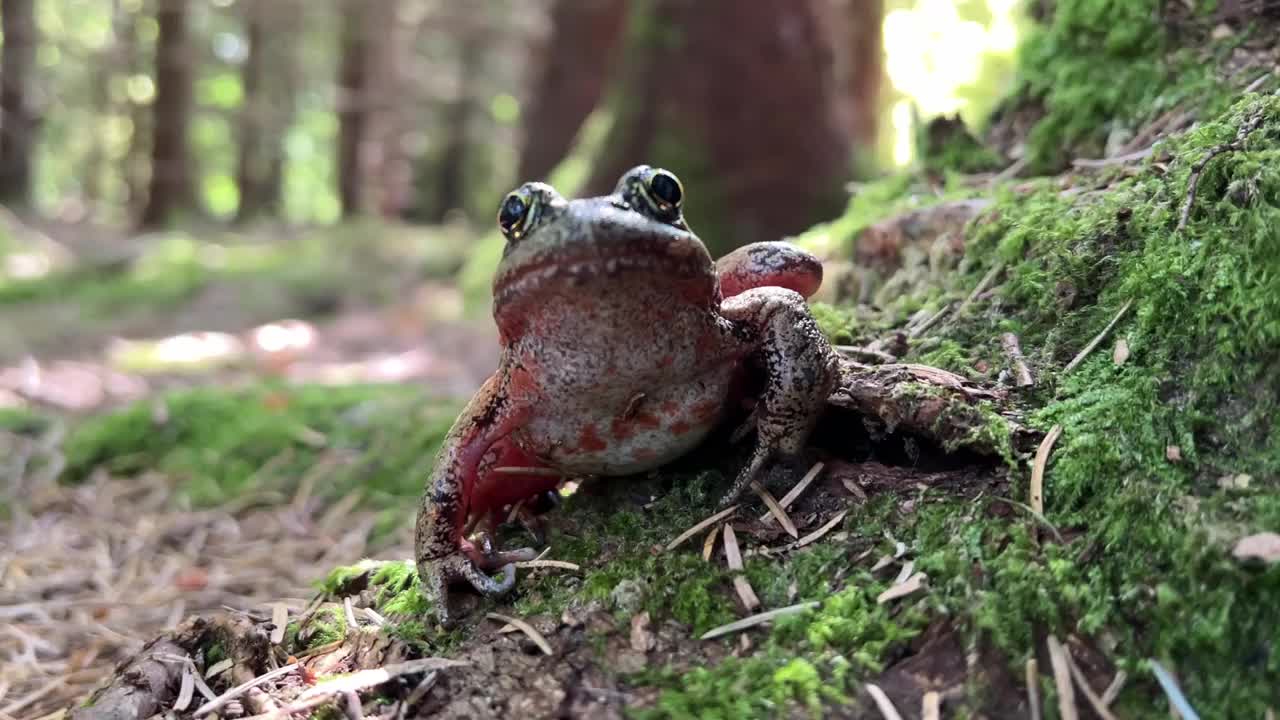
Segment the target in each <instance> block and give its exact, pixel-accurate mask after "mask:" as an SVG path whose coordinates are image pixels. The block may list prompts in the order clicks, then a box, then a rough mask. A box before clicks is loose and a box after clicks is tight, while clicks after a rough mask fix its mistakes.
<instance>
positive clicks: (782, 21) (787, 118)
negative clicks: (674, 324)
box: [588, 0, 851, 253]
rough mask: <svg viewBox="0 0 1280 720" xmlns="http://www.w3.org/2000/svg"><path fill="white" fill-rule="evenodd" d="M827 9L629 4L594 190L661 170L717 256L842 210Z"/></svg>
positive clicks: (702, 0) (682, 0)
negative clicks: (680, 187) (640, 171)
mask: <svg viewBox="0 0 1280 720" xmlns="http://www.w3.org/2000/svg"><path fill="white" fill-rule="evenodd" d="M827 1H828V0H793V1H791V2H759V3H741V2H737V1H735V0H698V1H697V2H692V1H690V0H634V2H633V3H632V11H631V16H630V18H629V21H628V41H627V46H626V51H625V54H624V56H623V58H622V61H621V67H620V70H621V72H620V73H619V74H618V77H617V83H616V84H615V86H614V89H613V95H612V98H611V101H610V102H611V103H612V107H613V111H614V127H613V129H612V130H611V131H610V137H609V138H608V139H607V140H606V142H605V148H606V151H605V154H604V155H603V156H602V157H600V158H598V159H597V162H596V165H595V167H594V168H593V172H592V177H591V180H590V181H589V182H588V190H590V191H594V192H608V191H609V190H611V189H612V188H613V185H614V183H616V182H617V179H618V177H619V176H620V175H621V174H622V173H623V172H624V171H625V170H626V169H627V168H629V167H631V166H633V165H638V164H641V163H647V164H650V165H660V166H663V167H666V168H667V169H669V170H671V171H673V172H675V173H676V174H677V175H679V176H680V177H681V179H682V180H683V181H684V184H685V189H686V191H687V197H688V203H687V206H686V216H687V217H688V219H689V222H690V224H691V225H692V227H693V228H694V230H695V231H697V232H698V233H699V234H700V235H701V236H702V238H703V240H704V241H706V242H707V244H708V246H710V247H711V249H712V251H713V252H715V253H722V252H724V251H726V250H728V249H731V248H733V247H736V246H739V245H743V244H745V243H749V242H754V241H757V240H772V239H778V238H780V237H782V236H786V235H788V234H791V233H795V232H798V231H800V230H802V229H804V228H806V227H808V226H810V225H812V224H813V220H814V218H821V217H829V216H831V215H834V214H835V213H836V212H838V210H839V209H840V208H841V207H842V206H843V204H844V201H845V193H844V190H843V184H844V182H845V181H846V180H847V179H848V177H849V175H850V165H851V163H850V153H849V142H848V138H847V136H846V134H845V132H844V128H843V127H842V126H841V123H840V116H839V115H840V114H839V98H838V94H837V93H836V92H835V82H834V74H833V73H834V71H833V51H832V48H831V38H830V34H829V33H827V32H824V29H823V28H822V27H821V22H820V20H821V17H822V15H821V13H820V8H819V7H818V4H819V3H825V2H827ZM659 21H660V22H659ZM671 28H679V31H678V32H673V31H671ZM748 80H749V81H750V85H745V84H744V83H746V82H747V81H748Z"/></svg>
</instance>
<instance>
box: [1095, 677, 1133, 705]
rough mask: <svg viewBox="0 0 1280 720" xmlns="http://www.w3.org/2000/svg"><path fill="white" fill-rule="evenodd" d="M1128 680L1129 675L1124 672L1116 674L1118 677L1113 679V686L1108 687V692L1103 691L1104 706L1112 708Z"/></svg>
mask: <svg viewBox="0 0 1280 720" xmlns="http://www.w3.org/2000/svg"><path fill="white" fill-rule="evenodd" d="M1128 680H1129V673H1127V672H1125V671H1123V670H1120V671H1118V672H1116V676H1115V677H1113V678H1111V684H1110V685H1108V686H1107V689H1106V690H1103V691H1102V704H1103V705H1106V706H1108V707H1110V706H1111V703H1113V702H1115V701H1116V698H1118V697H1120V691H1121V690H1123V689H1124V684H1125V683H1126V682H1127V681H1128Z"/></svg>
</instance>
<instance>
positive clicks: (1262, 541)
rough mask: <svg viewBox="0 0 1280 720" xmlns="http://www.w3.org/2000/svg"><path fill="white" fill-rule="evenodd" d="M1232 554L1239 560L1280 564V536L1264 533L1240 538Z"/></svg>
mask: <svg viewBox="0 0 1280 720" xmlns="http://www.w3.org/2000/svg"><path fill="white" fill-rule="evenodd" d="M1231 554H1232V555H1234V556H1235V557H1236V559H1238V560H1261V561H1263V562H1265V563H1274V562H1280V535H1277V534H1276V533H1273V532H1264V533H1258V534H1257V535H1250V536H1248V537H1244V538H1240V541H1239V542H1237V543H1236V546H1235V549H1233V550H1232V551H1231Z"/></svg>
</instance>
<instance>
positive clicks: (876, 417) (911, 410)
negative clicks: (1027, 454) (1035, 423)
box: [827, 360, 1036, 455]
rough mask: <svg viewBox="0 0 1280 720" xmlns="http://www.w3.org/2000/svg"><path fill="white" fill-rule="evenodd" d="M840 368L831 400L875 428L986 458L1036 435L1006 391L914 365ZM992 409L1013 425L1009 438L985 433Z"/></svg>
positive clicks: (847, 364) (1021, 445) (849, 365)
mask: <svg viewBox="0 0 1280 720" xmlns="http://www.w3.org/2000/svg"><path fill="white" fill-rule="evenodd" d="M840 369H841V373H840V375H841V377H840V384H839V385H838V386H837V387H836V389H835V391H834V392H832V393H831V396H830V397H829V398H828V400H827V401H828V402H829V403H830V404H832V405H835V406H836V407H842V408H848V409H850V410H855V411H857V412H859V413H861V414H862V415H863V416H864V423H866V424H867V426H868V428H869V429H871V430H878V431H881V432H886V433H889V432H894V431H897V430H903V431H906V432H909V433H912V434H914V435H918V436H920V437H922V438H925V439H927V440H930V441H932V442H934V443H936V444H938V445H940V446H942V447H943V448H946V449H947V450H957V449H961V448H963V449H965V450H969V451H972V452H976V453H979V454H982V455H1000V454H1002V453H1004V452H1006V451H1008V450H1009V449H1022V448H1024V447H1026V446H1027V443H1028V442H1029V441H1032V440H1034V437H1035V435H1036V433H1035V432H1034V431H1032V430H1030V429H1028V428H1026V427H1024V426H1023V425H1022V424H1021V422H1020V421H1019V418H1018V415H1017V413H1016V412H1014V411H1013V409H1012V408H1011V407H1010V404H1009V402H1008V395H1007V393H1006V392H1005V391H1004V390H1002V389H999V388H985V387H980V386H978V385H976V384H974V383H972V382H970V381H968V380H966V379H965V378H963V377H961V376H959V375H956V374H955V373H952V372H948V371H946V370H941V369H939V368H935V367H930V366H928V365H916V364H912V363H894V364H888V365H863V364H861V363H856V362H852V361H849V360H844V361H842V363H841V368H840ZM983 401H986V402H987V403H988V404H987V405H986V406H985V407H984V406H982V405H981V404H980V403H983ZM993 411H994V413H995V414H997V415H999V417H1000V419H1002V420H1003V421H1004V423H1005V424H1006V425H1007V426H1008V433H1007V435H1006V434H1003V433H1000V432H991V431H985V430H989V429H991V428H989V426H991V425H992V421H993V419H994V418H993V415H992V413H993Z"/></svg>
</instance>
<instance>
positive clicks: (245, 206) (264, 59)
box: [236, 0, 298, 222]
mask: <svg viewBox="0 0 1280 720" xmlns="http://www.w3.org/2000/svg"><path fill="white" fill-rule="evenodd" d="M297 11H298V8H297V6H296V4H295V3H294V2H291V1H290V0H249V1H248V2H247V3H246V4H245V8H244V24H245V37H246V38H247V40H248V47H249V52H248V55H247V56H246V57H245V62H244V69H243V71H242V73H241V83H242V85H243V87H244V105H243V106H242V108H241V113H240V138H239V145H240V147H239V159H238V162H237V166H236V187H237V188H238V189H239V195H240V206H239V207H238V208H237V210H236V221H237V222H246V221H248V220H251V219H253V218H254V217H256V216H258V215H261V214H263V213H276V214H278V213H279V212H280V210H281V208H280V199H281V194H282V191H281V184H282V183H283V181H284V135H285V133H286V132H287V131H288V129H289V124H290V122H292V119H293V104H294V96H295V93H294V85H295V82H294V78H293V75H294V72H295V68H294V65H295V52H294V42H293V37H294V36H293V34H292V33H290V32H288V31H287V29H286V28H287V26H286V25H285V22H286V21H287V20H288V19H289V18H291V17H295V16H294V15H293V13H295V12H297Z"/></svg>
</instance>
